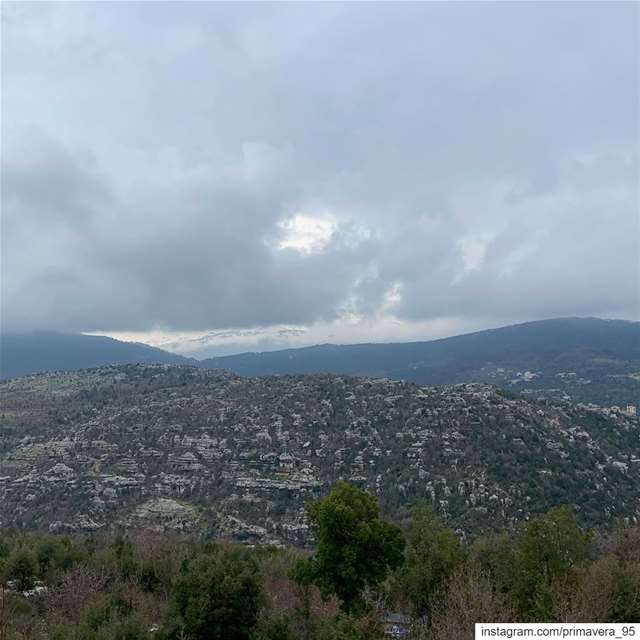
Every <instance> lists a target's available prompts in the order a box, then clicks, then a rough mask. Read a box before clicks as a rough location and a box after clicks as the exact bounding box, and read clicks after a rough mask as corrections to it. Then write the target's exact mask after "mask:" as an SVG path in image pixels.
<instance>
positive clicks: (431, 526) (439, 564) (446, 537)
mask: <svg viewBox="0 0 640 640" xmlns="http://www.w3.org/2000/svg"><path fill="white" fill-rule="evenodd" d="M464 557H465V553H464V549H463V547H462V544H461V543H460V540H459V539H458V538H457V536H456V535H455V533H454V532H453V531H451V529H448V528H447V527H446V526H445V525H444V523H443V522H442V521H441V520H440V518H438V516H437V515H436V514H435V513H434V512H433V510H432V509H431V508H429V507H421V508H419V509H417V510H416V511H415V513H414V516H413V520H412V524H411V529H410V533H409V543H408V545H407V550H406V554H405V564H404V567H403V569H402V571H401V583H402V591H403V593H404V595H405V596H406V597H407V599H408V600H409V601H410V602H411V605H412V608H413V612H414V614H415V615H417V616H424V615H426V614H428V613H430V611H431V605H432V602H433V599H434V596H435V595H436V594H437V593H438V592H439V591H440V590H441V589H442V588H443V586H444V584H445V583H446V581H447V580H448V579H449V577H450V576H451V575H452V574H453V572H454V571H455V569H456V568H457V567H458V566H459V565H460V564H461V563H462V562H463V560H464Z"/></svg>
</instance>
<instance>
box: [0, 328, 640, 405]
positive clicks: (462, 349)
mask: <svg viewBox="0 0 640 640" xmlns="http://www.w3.org/2000/svg"><path fill="white" fill-rule="evenodd" d="M0 348H1V349H0V371H1V377H3V378H12V377H16V376H19V375H25V374H29V373H38V372H46V371H66V370H75V369H87V368H91V367H98V366H105V365H112V364H131V363H158V364H184V365H193V366H198V367H203V368H209V369H227V370H229V371H233V372H235V373H237V374H239V375H243V376H264V375H273V374H308V373H334V374H340V375H344V374H348V375H356V376H374V377H386V378H391V379H393V380H407V381H411V382H416V383H418V384H427V385H442V384H456V383H461V382H487V383H490V384H495V385H497V386H499V387H502V388H505V389H509V390H513V391H517V392H518V393H523V394H532V395H533V397H545V398H548V399H554V400H570V401H573V402H594V403H596V404H600V405H603V406H611V405H621V406H625V405H627V404H634V405H635V404H638V403H639V400H640V323H638V322H635V323H634V322H625V321H621V320H599V319H595V318H565V319H555V320H544V321H539V322H529V323H526V324H520V325H513V326H509V327H503V328H500V329H492V330H489V331H480V332H477V333H470V334H466V335H461V336H455V337H452V338H444V339H442V340H432V341H430V342H407V343H393V344H354V345H329V344H327V345H317V346H313V347H306V348H300V349H287V350H283V351H272V352H265V353H243V354H239V355H233V356H225V357H220V358H210V359H206V360H201V361H198V360H195V359H193V358H185V357H182V356H179V355H176V354H173V353H169V352H167V351H163V350H162V349H156V348H153V347H150V346H148V345H145V344H139V343H131V342H121V341H118V340H114V339H112V338H107V337H104V336H86V335H73V334H59V333H51V332H39V333H28V334H5V335H2V336H0Z"/></svg>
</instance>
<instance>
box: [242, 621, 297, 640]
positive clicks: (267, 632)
mask: <svg viewBox="0 0 640 640" xmlns="http://www.w3.org/2000/svg"><path fill="white" fill-rule="evenodd" d="M250 638H251V640H296V638H295V636H294V634H293V631H292V630H291V626H290V624H289V618H288V617H287V616H276V617H270V618H261V619H260V620H259V621H258V624H257V625H256V626H255V628H254V629H253V631H252V632H251V636H250Z"/></svg>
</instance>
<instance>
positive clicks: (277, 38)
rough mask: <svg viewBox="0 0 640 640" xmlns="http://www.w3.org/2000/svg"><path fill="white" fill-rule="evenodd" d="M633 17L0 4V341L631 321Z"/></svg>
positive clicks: (356, 336)
mask: <svg viewBox="0 0 640 640" xmlns="http://www.w3.org/2000/svg"><path fill="white" fill-rule="evenodd" d="M639 10H640V7H639V5H638V4H637V3H622V2H619V3H616V2H606V3H598V2H585V3H580V2H567V3H562V2H553V3H543V2H541V3H518V2H508V3H503V2H500V3H481V2H473V3H464V2H452V3H406V4H405V3H395V2H393V3H372V4H369V3H345V4H342V3H299V4H296V3H274V4H271V3H257V4H253V3H229V4H227V3H204V2H197V3H189V2H176V3H173V2H161V3H153V2H140V3H133V2H126V3H125V2H122V3H119V2H107V3H98V2H86V3H82V2H77V3H76V2H72V3H43V4H39V3H31V2H30V3H24V2H6V1H5V2H3V3H2V7H1V11H2V16H1V25H2V34H1V35H2V120H1V125H2V127H1V128H2V154H1V156H2V157H1V160H2V185H1V186H2V218H1V221H2V224H1V231H2V256H1V257H2V264H1V266H2V268H1V274H0V275H1V294H2V296H1V302H2V316H1V317H2V329H3V330H4V331H22V330H31V329H49V330H59V331H71V332H85V333H99V334H105V335H111V336H114V337H119V338H123V339H133V340H139V341H144V342H149V343H151V344H155V345H160V346H163V347H165V348H169V349H171V350H174V351H178V352H181V353H186V354H190V355H196V356H207V355H217V354H224V353H232V352H238V351H246V350H268V349H273V348H279V347H286V346H299V345H304V344H314V343H321V342H336V343H349V342H365V341H372V342H375V341H397V340H418V339H430V338H435V337H443V336H447V335H453V334H458V333H463V332H466V331H470V330H476V329H481V328H488V327H496V326H502V325H507V324H511V323H514V322H522V321H528V320H535V319H541V318H549V317H560V316H599V317H610V318H627V319H635V320H638V319H640V263H639V260H640V222H639V211H640V208H639V191H638V153H639V140H640V138H639V124H640V121H639V115H638V114H639V113H640V111H639V107H640V104H639V75H638V74H639V70H640V64H639Z"/></svg>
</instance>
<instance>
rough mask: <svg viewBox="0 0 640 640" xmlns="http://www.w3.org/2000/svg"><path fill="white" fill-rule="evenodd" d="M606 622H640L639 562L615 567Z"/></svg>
mask: <svg viewBox="0 0 640 640" xmlns="http://www.w3.org/2000/svg"><path fill="white" fill-rule="evenodd" d="M608 622H640V562H634V563H629V564H625V565H619V566H618V567H617V570H616V572H615V574H614V583H613V594H612V602H611V611H610V617H609V620H608Z"/></svg>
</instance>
